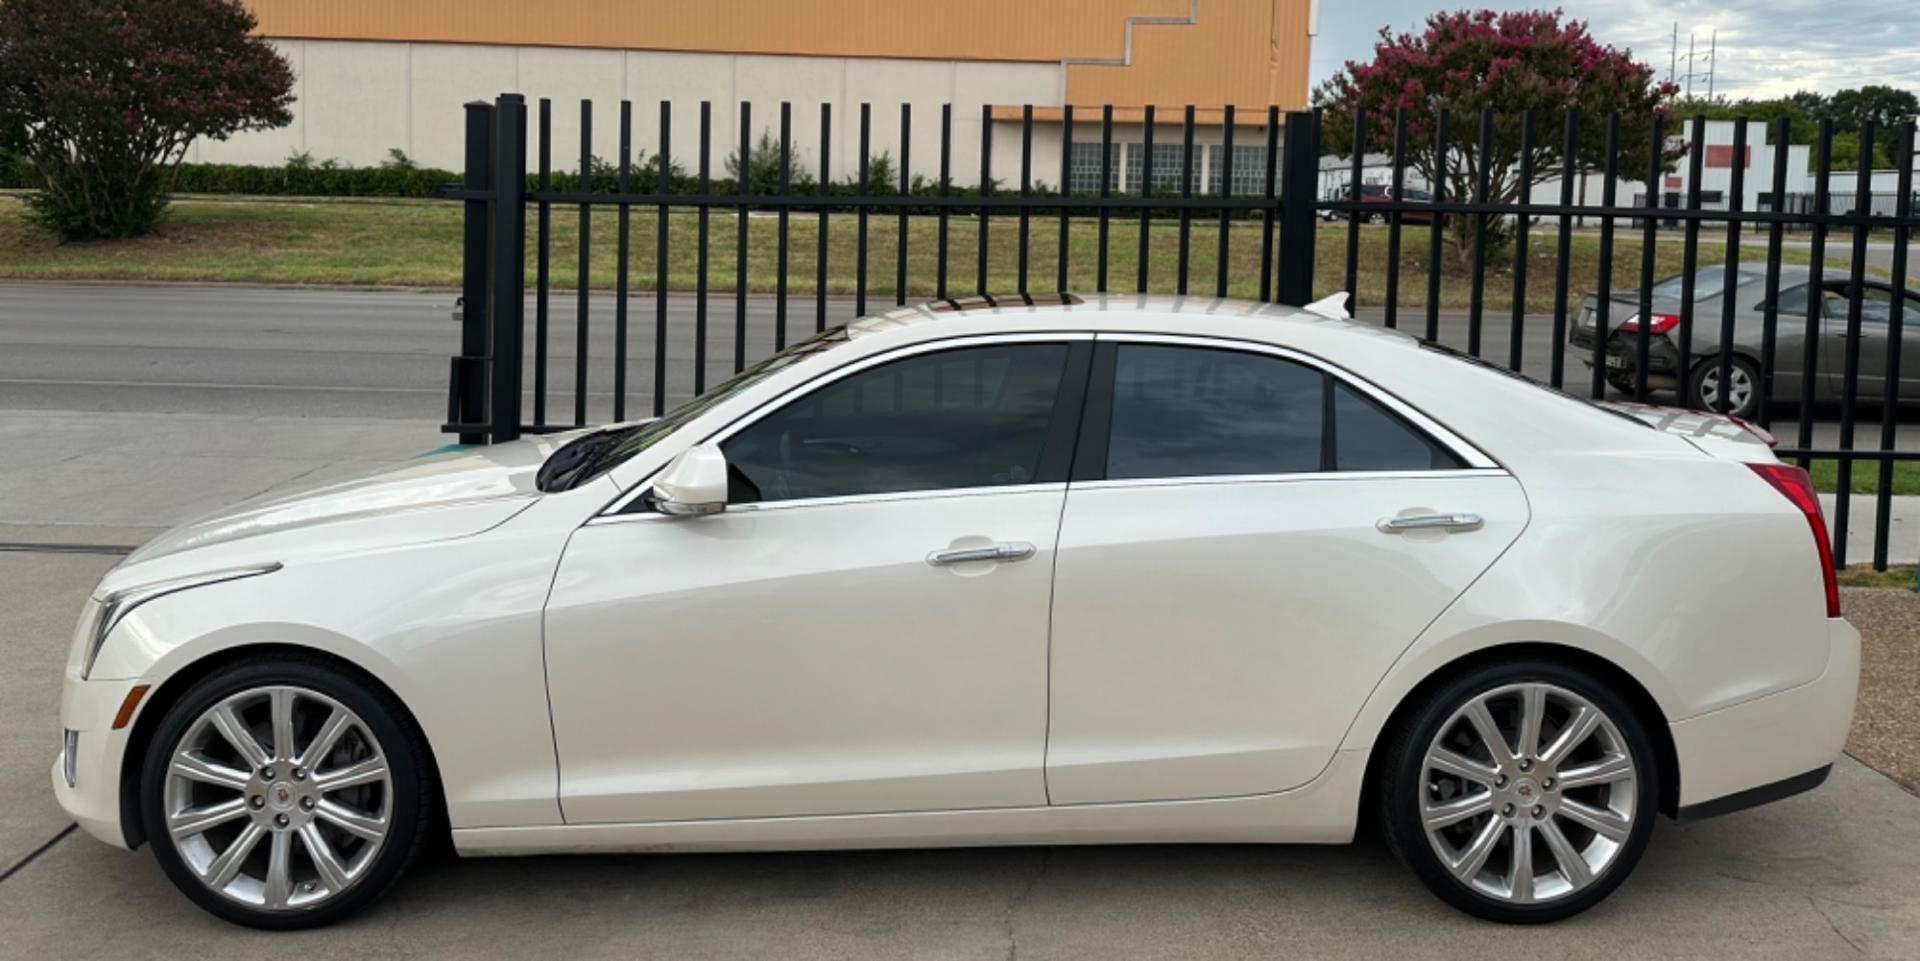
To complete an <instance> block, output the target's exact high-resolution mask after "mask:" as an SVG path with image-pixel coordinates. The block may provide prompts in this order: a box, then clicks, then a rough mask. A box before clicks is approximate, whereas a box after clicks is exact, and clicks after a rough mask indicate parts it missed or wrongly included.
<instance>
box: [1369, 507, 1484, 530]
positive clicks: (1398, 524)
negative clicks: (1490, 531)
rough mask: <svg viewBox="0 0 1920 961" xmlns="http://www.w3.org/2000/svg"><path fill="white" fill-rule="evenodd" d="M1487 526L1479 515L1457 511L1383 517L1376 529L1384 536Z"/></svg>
mask: <svg viewBox="0 0 1920 961" xmlns="http://www.w3.org/2000/svg"><path fill="white" fill-rule="evenodd" d="M1485 525H1486V520H1485V519H1484V518H1482V517H1481V516H1480V515H1478V514H1471V513H1468V512H1466V511H1457V512H1455V513H1452V514H1409V515H1407V516H1405V517H1382V518H1380V522H1379V523H1378V524H1375V525H1374V526H1375V527H1378V528H1379V529H1380V533H1382V534H1404V533H1406V532H1407V531H1430V530H1442V531H1477V530H1479V529H1480V528H1481V527H1483V526H1485Z"/></svg>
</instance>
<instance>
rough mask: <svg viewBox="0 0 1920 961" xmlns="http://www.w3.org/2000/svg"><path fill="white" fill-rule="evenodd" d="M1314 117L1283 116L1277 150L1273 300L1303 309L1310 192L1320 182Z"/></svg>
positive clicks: (1309, 288) (1308, 299)
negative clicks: (1283, 135) (1282, 140)
mask: <svg viewBox="0 0 1920 961" xmlns="http://www.w3.org/2000/svg"><path fill="white" fill-rule="evenodd" d="M1314 119H1315V118H1314V115H1313V114H1312V113H1309V112H1306V111H1293V112H1290V113H1288V114H1287V139H1286V143H1285V144H1284V146H1283V147H1282V148H1281V168H1280V265H1279V269H1278V271H1277V272H1276V273H1275V275H1274V281H1275V283H1274V296H1273V299H1274V300H1275V301H1276V302H1278V303H1282V304H1292V305H1293V306H1295V307H1304V306H1306V305H1307V304H1309V303H1312V302H1313V241H1314V235H1315V234H1316V233H1317V232H1318V226H1317V225H1316V224H1315V223H1314V219H1313V205H1314V196H1313V194H1314V188H1315V187H1316V186H1317V185H1318V183H1319V180H1320V131H1319V129H1318V125H1316V124H1315V123H1314Z"/></svg>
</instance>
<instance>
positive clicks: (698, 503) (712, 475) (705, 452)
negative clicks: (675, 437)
mask: <svg viewBox="0 0 1920 961" xmlns="http://www.w3.org/2000/svg"><path fill="white" fill-rule="evenodd" d="M651 499H652V501H653V506H654V509H656V510H658V511H659V512H660V513H662V514H671V515H673V516H675V517H690V516H698V515H700V514H718V513H720V512H721V511H723V510H726V509H727V458H726V455H724V454H721V453H720V448H719V446H718V445H716V444H700V445H698V446H695V447H689V448H687V449H686V450H685V451H682V452H681V453H680V456H678V457H675V458H674V459H673V461H672V462H671V463H669V464H667V466H666V469H664V470H662V471H661V472H660V476H659V477H657V478H655V479H654V482H653V495H652V498H651Z"/></svg>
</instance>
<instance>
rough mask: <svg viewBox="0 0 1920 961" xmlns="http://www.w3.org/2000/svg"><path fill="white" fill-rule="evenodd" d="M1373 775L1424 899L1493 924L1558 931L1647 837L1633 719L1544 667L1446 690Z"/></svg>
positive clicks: (1560, 668) (1591, 682) (1467, 680)
mask: <svg viewBox="0 0 1920 961" xmlns="http://www.w3.org/2000/svg"><path fill="white" fill-rule="evenodd" d="M1384 761H1385V765H1384V767H1383V768H1382V770H1381V778H1380V792H1379V800H1380V802H1381V804H1382V811H1381V814H1382V816H1383V820H1384V822H1385V826H1386V832H1385V833H1386V836H1387V839H1388V843H1389V846H1391V847H1392V848H1393V850H1394V852H1395V853H1396V854H1397V855H1399V857H1400V858H1401V860H1402V861H1404V862H1405V863H1406V864H1407V865H1408V866H1409V867H1411V868H1412V869H1413V871H1414V873H1415V874H1416V875H1418V876H1419V877H1420V879H1421V880H1422V881H1424V882H1425V883H1426V884H1427V886H1428V887H1429V888H1431V889H1432V890H1433V892H1434V893H1435V894H1437V895H1439V896H1440V897H1441V898H1442V899H1444V900H1446V901H1447V902H1448V903H1450V904H1452V905H1454V906H1455V907H1457V908H1460V909H1461V910H1463V911H1466V912H1468V913H1469V914H1474V915H1477V916H1479V917H1482V918H1486V919H1488V920H1493V921H1502V922H1509V923H1533V922H1543V921H1556V920H1559V919H1561V918H1566V917H1570V916H1572V915H1574V914H1578V913H1579V912H1581V911H1584V910H1586V909H1587V908H1589V907H1592V906H1593V905H1594V904H1596V903H1598V902H1599V901H1600V900H1601V899H1602V898H1605V897H1606V896H1607V894H1609V893H1610V892H1611V891H1612V890H1613V889H1614V888H1615V887H1618V886H1619V884H1620V882H1621V881H1623V880H1624V879H1625V878H1626V876H1627V874H1628V872H1630V871H1631V870H1632V869H1633V866H1634V863H1635V862H1637V861H1638V860H1639V859H1640V854H1641V852H1642V851H1643V850H1644V849H1645V848H1646V844H1647V838H1648V836H1649V834H1650V833H1651V832H1652V830H1653V817H1654V811H1655V807H1656V803H1657V798H1658V797H1659V793H1658V787H1659V786H1658V784H1657V783H1656V781H1657V778H1658V768H1657V765H1656V762H1655V759H1654V755H1653V749H1652V742H1651V740H1650V739H1649V737H1648V735H1647V732H1646V730H1645V728H1644V727H1643V726H1642V724H1641V723H1640V721H1639V719H1638V718H1637V717H1636V716H1635V713H1634V711H1633V710H1632V708H1631V707H1630V705H1628V704H1627V702H1626V701H1625V700H1623V699H1622V698H1621V697H1620V696H1619V695H1618V694H1617V693H1616V692H1614V691H1613V690H1611V689H1610V688H1609V687H1608V685H1606V684H1605V683H1603V682H1602V681H1600V680H1598V679H1596V678H1594V677H1592V676H1590V675H1589V674H1588V673H1586V672H1584V671H1581V670H1578V669H1575V668H1572V667H1568V666H1566V665H1563V664H1558V663H1555V662H1551V661H1544V660H1528V661H1518V662H1511V663H1505V664H1492V665H1484V666H1481V667H1479V668H1476V669H1473V670H1470V671H1468V672H1465V673H1464V674H1462V675H1461V676H1459V677H1456V678H1453V679H1452V680H1451V681H1449V682H1447V683H1445V684H1443V685H1441V687H1440V688H1439V689H1438V690H1436V691H1434V692H1433V694H1432V696H1430V697H1429V698H1427V699H1426V700H1425V701H1424V702H1423V703H1422V704H1421V705H1420V706H1419V707H1418V708H1416V710H1415V712H1414V714H1413V716H1412V717H1411V718H1409V719H1408V722H1407V723H1406V724H1404V725H1402V726H1401V727H1400V729H1399V731H1398V732H1397V734H1396V736H1395V738H1394V739H1393V743H1391V744H1390V745H1389V746H1388V754H1387V755H1386V756H1385V758H1384Z"/></svg>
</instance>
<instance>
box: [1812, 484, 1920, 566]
mask: <svg viewBox="0 0 1920 961" xmlns="http://www.w3.org/2000/svg"><path fill="white" fill-rule="evenodd" d="M1874 500H1875V498H1874V496H1873V495H1872V494H1854V495H1851V496H1850V497H1849V498H1848V500H1847V539H1846V557H1845V558H1843V559H1841V560H1842V562H1843V563H1846V564H1868V563H1871V562H1872V561H1873V546H1874V531H1873V527H1874V518H1875V513H1874V512H1875V511H1876V510H1877V509H1878V505H1877V504H1875V503H1874ZM1839 501H1840V498H1839V495H1837V494H1821V495H1820V509H1821V511H1823V512H1824V513H1825V514H1826V517H1827V530H1828V531H1830V532H1834V531H1837V530H1838V526H1837V525H1838V524H1839V522H1840V515H1839V513H1838V507H1839ZM1887 510H1888V517H1887V560H1888V561H1889V562H1890V563H1894V564H1911V563H1913V562H1914V558H1915V557H1920V497H1912V496H1895V497H1890V498H1888V505H1887Z"/></svg>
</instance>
